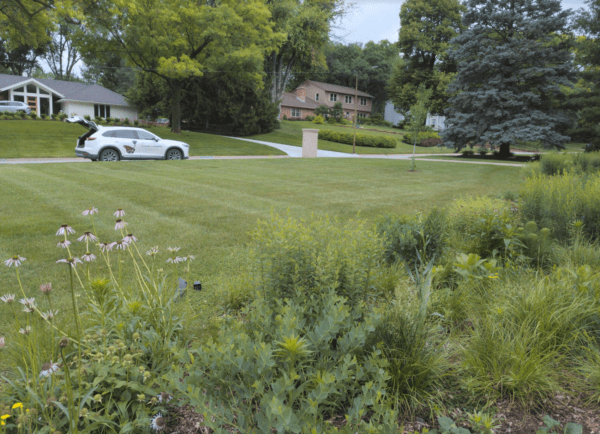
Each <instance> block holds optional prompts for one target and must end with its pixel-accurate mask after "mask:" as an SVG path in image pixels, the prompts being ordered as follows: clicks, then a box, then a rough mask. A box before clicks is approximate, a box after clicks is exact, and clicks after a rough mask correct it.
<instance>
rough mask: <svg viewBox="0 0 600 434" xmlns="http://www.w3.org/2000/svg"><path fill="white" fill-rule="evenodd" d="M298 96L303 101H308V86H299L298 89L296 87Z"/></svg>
mask: <svg viewBox="0 0 600 434" xmlns="http://www.w3.org/2000/svg"><path fill="white" fill-rule="evenodd" d="M296 98H298V99H299V100H300V101H302V102H305V101H306V88H304V87H299V88H298V89H296Z"/></svg>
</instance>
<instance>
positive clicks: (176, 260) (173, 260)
mask: <svg viewBox="0 0 600 434" xmlns="http://www.w3.org/2000/svg"><path fill="white" fill-rule="evenodd" d="M183 261H185V259H183V258H182V257H181V256H177V257H175V258H169V259H167V263H169V264H179V263H180V262H183Z"/></svg>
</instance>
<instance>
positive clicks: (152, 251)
mask: <svg viewBox="0 0 600 434" xmlns="http://www.w3.org/2000/svg"><path fill="white" fill-rule="evenodd" d="M157 254H158V246H154V247H151V248H150V250H148V251H147V252H146V255H148V256H155V255H157Z"/></svg>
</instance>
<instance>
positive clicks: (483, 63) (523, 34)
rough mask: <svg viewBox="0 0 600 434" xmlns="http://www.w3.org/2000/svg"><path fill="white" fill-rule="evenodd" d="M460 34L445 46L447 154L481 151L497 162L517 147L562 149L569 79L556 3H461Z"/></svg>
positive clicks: (563, 20)
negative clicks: (451, 66) (453, 73)
mask: <svg viewBox="0 0 600 434" xmlns="http://www.w3.org/2000/svg"><path fill="white" fill-rule="evenodd" d="M467 8H468V11H467V12H466V13H465V15H464V23H465V24H466V25H467V26H468V29H467V30H465V31H464V32H463V33H462V34H461V35H460V36H458V37H457V38H455V39H454V40H453V41H452V49H451V52H450V57H451V59H452V60H453V61H455V62H456V63H457V64H458V74H457V77H456V79H455V81H454V82H453V83H452V84H451V86H450V91H451V92H458V94H457V95H455V96H453V97H452V98H451V99H450V108H449V109H447V110H446V116H447V119H446V125H449V127H448V128H447V129H446V130H444V132H443V138H444V142H445V144H446V145H447V146H453V147H454V148H456V149H461V148H463V147H465V146H467V144H470V145H471V146H474V145H480V146H483V145H485V144H486V143H489V144H490V145H492V146H493V147H499V148H500V154H501V155H502V156H504V157H506V156H508V155H509V153H510V147H511V146H512V145H514V144H515V143H517V141H518V140H522V141H525V142H541V144H542V146H544V147H545V148H552V147H556V148H562V147H563V146H564V144H565V142H567V141H568V140H569V137H568V136H565V135H564V134H561V133H560V132H559V131H560V130H562V129H564V128H565V127H566V126H568V125H569V124H571V120H570V118H569V117H568V116H567V115H566V114H565V113H564V111H563V110H562V109H561V102H562V101H564V93H563V91H562V90H561V87H560V86H561V85H562V86H569V87H570V86H572V82H573V80H574V71H573V65H572V60H571V53H570V49H569V47H570V44H571V42H570V38H567V37H557V35H561V34H566V33H567V21H568V17H569V15H570V11H563V10H562V8H561V3H560V0H468V2H467Z"/></svg>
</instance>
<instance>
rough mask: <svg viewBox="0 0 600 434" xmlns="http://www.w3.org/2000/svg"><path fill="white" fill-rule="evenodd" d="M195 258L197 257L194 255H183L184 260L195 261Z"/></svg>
mask: <svg viewBox="0 0 600 434" xmlns="http://www.w3.org/2000/svg"><path fill="white" fill-rule="evenodd" d="M194 259H196V257H195V256H194V255H187V256H184V257H183V260H184V261H193V260H194Z"/></svg>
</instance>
